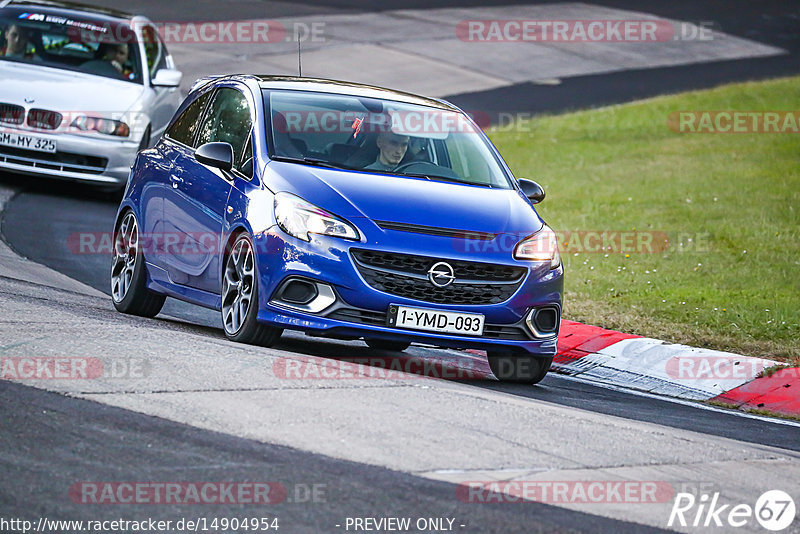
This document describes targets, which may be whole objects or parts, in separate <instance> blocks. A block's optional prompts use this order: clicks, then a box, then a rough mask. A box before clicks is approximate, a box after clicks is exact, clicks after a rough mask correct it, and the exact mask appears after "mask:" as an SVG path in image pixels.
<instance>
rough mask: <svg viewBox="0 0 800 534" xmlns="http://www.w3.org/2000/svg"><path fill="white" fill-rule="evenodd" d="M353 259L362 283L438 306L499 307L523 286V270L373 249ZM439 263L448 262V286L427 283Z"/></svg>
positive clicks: (362, 251)
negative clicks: (450, 278)
mask: <svg viewBox="0 0 800 534" xmlns="http://www.w3.org/2000/svg"><path fill="white" fill-rule="evenodd" d="M351 253H352V255H353V258H354V259H355V263H356V266H357V267H358V270H359V272H360V273H361V276H363V277H364V280H366V282H367V283H368V284H369V285H370V286H372V287H373V288H375V289H377V290H378V291H383V292H384V293H389V294H390V295H397V296H399V297H405V298H409V299H414V300H419V301H422V302H434V303H438V304H466V305H481V304H499V303H501V302H505V301H506V300H508V299H509V298H511V295H513V294H514V292H515V291H516V290H517V289H518V288H519V286H520V284H522V280H523V278H524V277H525V273H526V269H524V268H523V267H510V266H505V265H493V264H489V263H477V262H467V261H450V260H442V259H437V258H427V257H424V256H415V255H410V254H392V253H387V252H378V251H372V250H360V249H354V250H352V252H351ZM440 261H447V263H449V264H450V265H451V266H452V267H453V272H454V274H455V277H456V279H455V281H454V282H453V283H452V284H450V285H449V286H447V287H436V286H435V285H433V284H432V283H431V282H430V281H429V280H428V271H429V270H430V268H431V267H433V265H435V264H436V263H439V262H440Z"/></svg>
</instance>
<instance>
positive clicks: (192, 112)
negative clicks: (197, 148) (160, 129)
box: [167, 91, 211, 146]
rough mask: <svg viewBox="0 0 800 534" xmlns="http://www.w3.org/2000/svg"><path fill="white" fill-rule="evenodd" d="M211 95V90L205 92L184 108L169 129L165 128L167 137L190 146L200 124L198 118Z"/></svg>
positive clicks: (200, 116)
mask: <svg viewBox="0 0 800 534" xmlns="http://www.w3.org/2000/svg"><path fill="white" fill-rule="evenodd" d="M210 97H211V91H209V92H207V93H206V94H204V95H203V96H201V97H200V98H198V99H197V100H195V101H194V102H192V104H191V105H190V106H189V107H188V108H186V109H185V110H184V112H183V113H181V115H180V116H179V117H178V118H177V119H175V122H173V123H172V126H170V128H169V130H167V137H169V138H170V139H173V140H175V141H178V142H179V143H183V144H184V145H187V146H192V141H193V140H194V137H195V132H197V127H198V126H199V124H200V119H201V118H202V115H203V110H204V109H205V107H206V103H208V99H209V98H210Z"/></svg>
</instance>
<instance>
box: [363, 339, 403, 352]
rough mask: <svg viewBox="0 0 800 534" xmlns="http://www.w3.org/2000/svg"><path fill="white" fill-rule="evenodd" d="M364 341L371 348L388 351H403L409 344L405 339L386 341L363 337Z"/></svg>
mask: <svg viewBox="0 0 800 534" xmlns="http://www.w3.org/2000/svg"><path fill="white" fill-rule="evenodd" d="M364 341H365V342H366V344H367V345H369V348H371V349H375V350H385V351H389V352H403V351H404V350H406V349H407V348H408V347H409V345H411V343H407V342H405V341H387V340H385V339H365V340H364Z"/></svg>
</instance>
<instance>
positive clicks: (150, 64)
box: [142, 25, 167, 78]
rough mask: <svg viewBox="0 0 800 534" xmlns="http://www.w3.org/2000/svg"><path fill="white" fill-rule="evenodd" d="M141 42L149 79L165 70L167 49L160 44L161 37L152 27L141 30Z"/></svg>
mask: <svg viewBox="0 0 800 534" xmlns="http://www.w3.org/2000/svg"><path fill="white" fill-rule="evenodd" d="M142 41H143V42H144V55H145V58H146V59H147V70H149V71H150V77H151V78H152V77H153V76H155V75H156V72H158V71H159V70H161V69H165V68H167V49H166V48H164V45H163V44H162V43H161V37H160V36H159V35H158V32H157V31H156V29H155V28H154V27H152V26H149V25H148V26H144V27H143V28H142Z"/></svg>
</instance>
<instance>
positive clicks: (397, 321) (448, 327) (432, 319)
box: [387, 304, 484, 336]
mask: <svg viewBox="0 0 800 534" xmlns="http://www.w3.org/2000/svg"><path fill="white" fill-rule="evenodd" d="M483 319H484V317H483V315H481V314H478V313H460V312H449V311H441V310H431V309H428V308H414V307H411V306H395V305H394V304H393V305H391V306H389V316H388V317H387V323H388V325H389V326H394V327H397V328H410V329H412V330H426V331H428V332H442V333H445V334H463V335H467V336H480V335H482V334H483Z"/></svg>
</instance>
